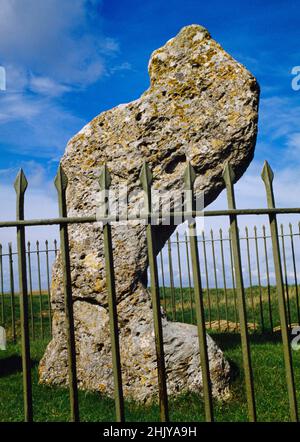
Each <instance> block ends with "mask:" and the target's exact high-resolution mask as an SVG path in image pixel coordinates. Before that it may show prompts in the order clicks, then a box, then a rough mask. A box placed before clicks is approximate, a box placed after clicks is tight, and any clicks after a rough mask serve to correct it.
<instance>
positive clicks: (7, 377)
mask: <svg viewBox="0 0 300 442" xmlns="http://www.w3.org/2000/svg"><path fill="white" fill-rule="evenodd" d="M186 292H187V293H185V294H186V295H188V290H186ZM33 298H34V299H33V301H34V302H33V305H34V317H35V325H36V327H35V329H36V337H38V332H39V322H38V321H39V299H38V296H34V297H33ZM8 301H9V298H8ZM16 301H17V300H16ZM7 305H8V304H7ZM43 306H45V307H44V309H43V310H44V325H45V330H46V329H47V326H49V323H47V318H46V313H47V299H46V296H45V295H44V296H43ZM180 306H181V297H180V290H176V310H177V312H179V313H177V314H178V318H177V319H178V320H179V319H180V317H179V314H180ZM275 307H276V305H275V301H274V315H275ZM16 308H18V306H17V302H16ZM222 308H223V310H220V312H222V313H221V314H222V316H221V317H222V319H224V316H223V315H224V312H225V310H224V306H223V307H222ZM214 312H217V309H215V310H214ZM6 313H7V319H8V323H9V322H10V317H9V314H8V313H9V312H8V309H7V312H6ZM17 313H18V312H17ZM169 313H170V312H169ZM186 313H187V316H189V314H190V311H189V310H188V309H186ZM211 313H212V312H211ZM214 314H215V313H214ZM16 316H17V317H18V314H17V315H16ZM187 319H188V318H186V320H187ZM210 334H211V336H212V337H213V338H214V339H215V340H216V341H217V343H218V345H219V346H220V347H221V349H222V350H223V351H224V353H225V356H226V358H227V359H228V360H229V361H230V363H231V365H232V367H233V373H234V376H233V379H232V384H231V392H232V397H231V399H230V400H229V401H227V402H226V403H215V404H214V411H215V419H216V420H217V421H229V422H238V421H246V420H247V405H246V397H245V391H244V374H243V368H242V367H243V364H242V355H241V348H240V337H239V334H237V333H219V332H218V331H212V332H211V333H210ZM250 340H251V355H252V362H253V373H254V385H255V396H256V403H257V414H258V420H259V421H288V420H289V407H288V397H287V388H286V383H285V372H284V363H283V353H282V345H281V338H280V334H279V333H272V334H271V333H259V332H257V331H256V332H255V331H254V332H252V333H251V336H250ZM47 342H48V338H47V339H44V340H41V339H36V340H32V342H31V357H32V364H33V369H32V379H33V403H34V419H35V420H36V421H47V422H48V421H67V420H68V419H69V397H68V390H67V389H63V388H53V387H47V386H44V385H39V384H38V361H39V360H40V358H41V356H42V355H43V352H44V350H45V346H46V345H47ZM293 360H294V370H295V381H296V386H297V390H298V391H297V393H298V401H299V402H300V352H295V351H294V352H293ZM79 404H80V414H81V420H82V421H98V422H99V421H104V422H109V421H114V419H115V414H114V402H113V400H111V399H109V398H106V397H103V396H101V395H100V394H98V393H90V392H83V391H80V392H79ZM125 405H126V419H127V420H128V421H145V422H154V421H158V420H159V410H158V406H157V405H155V404H154V405H151V406H147V407H144V406H141V405H138V404H136V403H133V402H126V404H125ZM170 418H171V420H172V421H176V422H179V421H182V422H187V421H203V420H204V407H203V402H202V399H201V398H200V397H199V396H198V395H196V394H183V395H181V396H178V397H177V399H170ZM22 419H23V402H22V370H21V359H20V345H19V344H18V343H17V344H13V343H11V342H9V344H8V349H7V350H6V351H0V421H2V422H3V421H21V420H22Z"/></svg>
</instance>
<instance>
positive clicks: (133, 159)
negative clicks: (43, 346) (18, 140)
mask: <svg viewBox="0 0 300 442" xmlns="http://www.w3.org/2000/svg"><path fill="white" fill-rule="evenodd" d="M149 74H150V80H151V84H150V87H149V89H148V90H147V91H146V92H145V93H144V94H143V95H142V96H141V97H140V98H139V99H138V100H135V101H133V102H131V103H128V104H122V105H119V106H117V107H115V108H113V109H111V110H108V111H106V112H103V113H101V114H100V115H99V116H97V117H96V118H94V119H93V120H92V121H91V122H90V123H89V124H87V125H86V126H85V127H84V128H83V129H82V130H81V131H80V132H79V133H78V134H77V135H76V136H75V137H74V138H73V139H71V141H70V142H69V143H68V145H67V148H66V151H65V154H64V156H63V158H62V161H61V163H62V166H63V168H64V170H65V172H66V174H67V176H68V180H69V187H68V191H67V201H68V208H69V211H68V214H69V216H80V215H91V214H94V213H95V212H96V210H97V201H98V199H99V174H100V168H101V166H102V165H103V164H105V163H106V164H107V167H108V169H109V171H110V173H111V176H112V189H113V190H114V189H117V188H118V187H120V186H123V185H127V186H128V188H129V191H137V196H136V201H141V200H142V194H141V193H140V182H139V173H140V170H141V167H142V164H143V162H144V161H145V160H146V161H147V162H148V164H149V166H150V168H151V169H152V172H153V176H154V184H153V185H154V187H155V188H159V189H163V190H166V191H170V190H172V191H175V195H179V194H180V193H181V192H182V189H183V187H184V183H183V173H184V169H185V166H186V160H187V159H188V160H189V161H190V162H191V164H192V165H193V167H194V168H195V171H196V174H197V178H196V181H195V194H196V196H199V195H200V194H201V193H202V192H204V195H205V205H208V204H209V203H211V202H212V201H213V200H214V199H215V198H216V197H217V196H218V194H219V193H220V192H221V190H222V189H223V188H224V183H223V179H222V170H223V166H224V163H225V161H230V163H231V165H232V166H233V169H234V172H235V174H236V176H237V178H239V177H240V176H241V175H242V174H243V172H244V171H245V170H246V168H247V166H248V165H249V163H250V161H251V159H252V157H253V152H254V146H255V141H256V134H257V109H258V99H259V87H258V84H257V82H256V80H255V78H254V77H253V76H252V75H251V74H250V73H249V72H248V71H247V70H246V69H245V67H244V66H242V65H241V64H239V63H238V62H237V61H235V60H234V59H233V58H232V57H231V56H230V55H228V54H227V53H226V52H225V51H224V50H223V49H222V47H221V46H220V45H219V44H218V43H217V42H216V41H214V40H213V39H212V38H211V36H210V34H209V33H208V31H207V30H206V29H204V28H203V27H202V26H198V25H191V26H187V27H185V28H183V29H182V30H181V31H180V33H179V34H178V35H177V36H176V37H175V38H173V39H171V40H169V41H168V42H167V43H166V44H165V46H163V47H162V48H160V49H158V50H156V51H155V52H154V53H153V54H152V56H151V58H150V62H149ZM176 192H177V193H176ZM131 204H133V202H132V203H130V205H131ZM112 230H113V246H114V260H115V274H116V289H117V298H118V313H119V327H120V345H121V358H122V370H123V387H124V394H125V397H130V398H134V399H136V400H139V401H148V400H150V399H152V398H153V397H154V396H155V395H156V394H157V370H156V356H155V346H154V332H153V320H152V309H151V302H150V295H149V292H148V290H147V288H146V286H145V280H146V278H145V273H146V270H147V265H148V264H147V247H146V235H145V226H144V225H142V224H141V223H139V222H136V221H135V222H131V223H129V224H127V225H126V226H120V225H118V224H115V225H114V226H113V229H112ZM173 231H174V227H172V226H163V227H159V228H158V230H157V252H158V251H159V250H161V248H162V247H163V245H164V243H165V241H166V240H167V239H168V238H169V237H170V235H171V234H172V233H173ZM69 235H70V248H71V250H70V253H71V270H72V281H73V298H74V316H75V326H76V347H77V364H78V382H79V387H80V388H84V389H89V390H96V391H99V392H101V393H104V394H108V395H112V394H113V377H112V360H111V349H110V335H109V317H108V304H107V292H106V283H105V270H104V251H103V241H102V231H101V228H100V227H99V224H94V225H87V224H79V225H71V226H70V227H69ZM51 299H52V309H53V339H52V341H51V342H50V344H49V345H48V347H47V350H46V353H45V355H44V357H43V359H42V361H41V363H40V367H39V372H40V381H41V382H42V383H46V384H56V385H62V384H66V383H67V351H66V339H65V334H64V314H63V293H62V267H61V262H60V258H59V257H58V259H57V260H56V263H55V265H54V269H53V280H52V288H51ZM163 333H164V344H165V357H166V367H167V373H168V392H169V394H171V395H172V394H176V393H181V392H183V391H199V392H201V389H202V377H201V370H200V364H199V351H198V339H197V329H196V327H195V326H193V325H188V324H181V323H176V322H169V321H167V319H166V317H165V316H164V317H163ZM207 342H208V353H209V363H210V369H211V377H212V383H213V394H214V396H215V397H218V398H224V397H226V395H228V385H229V376H230V367H229V364H228V362H227V361H226V360H225V359H224V357H223V353H222V351H221V350H220V349H219V348H218V347H217V345H216V344H215V343H214V341H213V340H212V339H211V338H210V337H209V336H208V337H207Z"/></svg>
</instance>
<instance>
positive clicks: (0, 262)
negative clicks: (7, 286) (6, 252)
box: [0, 244, 5, 325]
mask: <svg viewBox="0 0 300 442" xmlns="http://www.w3.org/2000/svg"><path fill="white" fill-rule="evenodd" d="M0 285H1V287H0V290H1V323H2V324H3V325H4V324H5V299H4V284H3V258H2V244H0Z"/></svg>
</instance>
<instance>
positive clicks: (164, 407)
mask: <svg viewBox="0 0 300 442" xmlns="http://www.w3.org/2000/svg"><path fill="white" fill-rule="evenodd" d="M152 180H153V178H152V173H151V171H150V169H149V167H148V165H147V163H144V165H143V167H142V170H141V173H140V182H141V186H142V189H143V191H144V202H145V211H146V213H147V214H148V215H149V217H148V220H147V227H146V230H147V248H148V260H149V267H150V278H151V298H152V308H153V319H154V334H155V348H156V357H157V373H158V391H159V408H160V419H161V421H162V422H168V421H169V407H168V392H167V379H166V369H165V356H164V342H163V330H162V321H161V308H160V296H159V284H158V273H157V262H156V255H155V246H154V241H155V238H154V231H153V226H152V225H151V211H152V201H151V185H152Z"/></svg>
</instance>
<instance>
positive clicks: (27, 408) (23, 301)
mask: <svg viewBox="0 0 300 442" xmlns="http://www.w3.org/2000/svg"><path fill="white" fill-rule="evenodd" d="M27 184H28V183H27V180H26V177H25V175H24V173H23V171H22V169H21V170H20V172H19V173H18V175H17V178H16V180H15V183H14V187H15V191H16V195H17V205H16V219H17V221H18V220H23V219H24V194H25V191H26V189H27ZM17 247H18V265H19V266H18V268H19V297H20V316H21V318H20V319H21V345H22V373H23V402H24V420H25V422H32V420H33V410H32V386H31V361H30V342H29V323H28V292H27V278H26V245H25V227H24V226H19V227H17Z"/></svg>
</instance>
